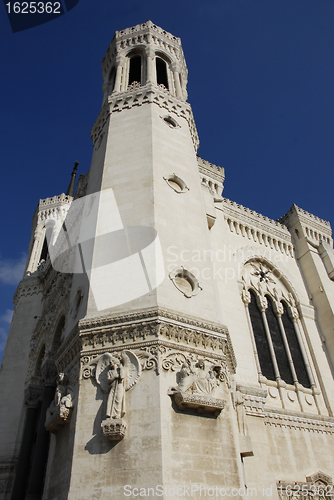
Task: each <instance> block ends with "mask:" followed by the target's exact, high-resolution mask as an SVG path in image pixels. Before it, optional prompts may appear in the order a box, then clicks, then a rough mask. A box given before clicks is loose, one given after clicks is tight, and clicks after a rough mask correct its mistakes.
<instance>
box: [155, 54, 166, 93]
mask: <svg viewBox="0 0 334 500" xmlns="http://www.w3.org/2000/svg"><path fill="white" fill-rule="evenodd" d="M155 64H156V70H157V84H158V85H163V86H164V87H166V89H167V90H168V89H169V86H168V76H167V66H166V62H165V61H164V60H163V59H161V57H157V58H156V60H155Z"/></svg>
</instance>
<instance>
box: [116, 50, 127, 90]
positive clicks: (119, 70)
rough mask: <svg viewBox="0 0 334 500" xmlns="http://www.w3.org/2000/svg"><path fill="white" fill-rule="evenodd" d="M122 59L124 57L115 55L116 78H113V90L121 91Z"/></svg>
mask: <svg viewBox="0 0 334 500" xmlns="http://www.w3.org/2000/svg"><path fill="white" fill-rule="evenodd" d="M124 61H125V59H124V57H122V56H117V57H116V78H115V87H114V91H115V92H120V91H121V78H122V72H123V66H124Z"/></svg>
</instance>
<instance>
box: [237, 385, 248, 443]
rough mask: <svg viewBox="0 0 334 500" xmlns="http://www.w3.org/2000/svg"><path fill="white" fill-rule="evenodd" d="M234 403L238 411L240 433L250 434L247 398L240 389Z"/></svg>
mask: <svg viewBox="0 0 334 500" xmlns="http://www.w3.org/2000/svg"><path fill="white" fill-rule="evenodd" d="M234 405H235V409H236V412H237V422H238V430H239V434H241V435H242V436H248V427H247V422H246V409H245V398H244V396H243V394H242V393H241V392H240V391H238V390H237V391H236V392H235V397H234Z"/></svg>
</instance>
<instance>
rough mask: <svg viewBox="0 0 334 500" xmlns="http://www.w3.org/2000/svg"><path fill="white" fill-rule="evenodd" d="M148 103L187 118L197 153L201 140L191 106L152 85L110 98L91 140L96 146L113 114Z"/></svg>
mask: <svg viewBox="0 0 334 500" xmlns="http://www.w3.org/2000/svg"><path fill="white" fill-rule="evenodd" d="M147 103H149V104H152V103H154V104H156V105H157V106H159V108H161V109H165V110H167V111H168V113H173V114H174V115H176V116H178V117H180V118H185V119H186V120H187V122H188V125H189V129H190V133H191V138H192V141H193V145H194V148H195V151H197V149H198V146H199V138H198V134H197V129H196V125H195V121H194V116H193V113H192V110H191V106H190V104H188V103H187V102H183V101H180V100H179V99H177V98H176V97H173V96H171V95H170V94H167V93H166V92H164V91H163V90H162V89H161V88H160V87H159V86H157V85H154V84H152V83H147V84H146V85H144V86H142V87H139V88H133V89H131V90H130V89H128V90H127V91H126V92H118V93H117V94H115V95H113V94H112V95H110V96H109V97H108V101H106V102H105V103H104V105H103V107H102V109H101V111H100V113H99V115H98V117H97V119H96V121H95V124H94V126H93V128H92V130H91V139H92V141H93V144H94V146H95V142H96V141H97V139H98V137H99V135H100V133H101V132H102V130H103V127H104V126H105V124H106V122H107V120H108V118H109V116H110V115H111V114H112V113H117V112H119V111H122V110H124V109H131V108H132V107H136V106H142V105H143V104H147Z"/></svg>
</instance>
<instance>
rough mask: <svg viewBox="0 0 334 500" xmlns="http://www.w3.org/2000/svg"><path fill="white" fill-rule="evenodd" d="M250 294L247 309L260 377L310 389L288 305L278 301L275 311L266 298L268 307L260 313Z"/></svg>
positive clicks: (252, 293)
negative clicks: (298, 384) (297, 384)
mask: <svg viewBox="0 0 334 500" xmlns="http://www.w3.org/2000/svg"><path fill="white" fill-rule="evenodd" d="M249 292H250V299H251V300H250V302H249V305H248V310H249V316H250V320H251V325H252V330H253V334H254V339H255V345H256V350H257V354H258V359H259V363H260V368H261V373H262V375H264V376H265V377H266V378H267V379H268V380H277V379H282V380H283V381H284V382H286V383H287V384H291V385H293V384H294V383H296V382H299V383H300V384H301V385H303V386H304V387H306V388H310V387H311V383H310V379H309V376H308V373H307V370H306V365H305V360H304V357H303V353H302V350H301V348H300V344H299V340H298V337H297V334H296V329H295V326H294V323H293V322H292V321H291V319H290V317H289V314H288V308H287V304H285V303H284V302H283V301H281V302H279V307H278V308H277V306H276V307H274V303H273V300H272V298H271V297H270V296H269V295H266V296H265V299H266V302H267V307H266V308H264V307H262V310H261V309H260V308H259V306H258V300H257V297H256V293H255V292H254V291H253V290H249ZM262 303H263V302H262Z"/></svg>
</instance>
